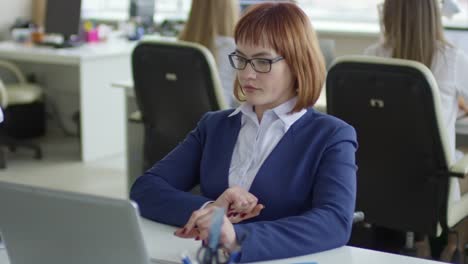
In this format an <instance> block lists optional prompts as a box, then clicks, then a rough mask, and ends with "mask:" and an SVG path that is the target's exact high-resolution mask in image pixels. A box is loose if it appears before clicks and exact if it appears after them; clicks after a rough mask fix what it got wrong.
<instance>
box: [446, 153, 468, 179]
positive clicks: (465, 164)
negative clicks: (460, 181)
mask: <svg viewBox="0 0 468 264" xmlns="http://www.w3.org/2000/svg"><path fill="white" fill-rule="evenodd" d="M450 172H452V173H457V174H463V175H466V174H468V155H465V156H463V158H461V159H460V160H458V161H457V162H456V163H455V164H453V165H452V166H450Z"/></svg>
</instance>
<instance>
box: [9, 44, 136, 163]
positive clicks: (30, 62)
mask: <svg viewBox="0 0 468 264" xmlns="http://www.w3.org/2000/svg"><path fill="white" fill-rule="evenodd" d="M134 45H135V43H130V42H127V41H124V40H114V41H111V42H109V43H99V44H87V45H84V46H81V47H78V48H70V49H53V48H49V47H30V46H24V45H20V44H16V43H13V42H1V43H0V59H6V60H10V61H13V62H15V63H17V64H18V65H19V66H20V68H22V70H23V71H24V72H25V73H26V74H30V73H33V74H34V75H35V76H36V77H37V81H38V82H39V84H41V85H42V86H43V87H44V90H45V91H46V94H47V95H48V96H49V97H50V98H52V99H53V101H55V103H56V104H57V106H58V109H59V112H60V113H61V119H62V120H63V121H64V123H65V126H66V127H67V128H69V129H70V128H72V127H74V124H73V122H72V121H71V116H72V114H73V112H75V111H77V110H80V111H81V124H80V125H81V158H82V160H83V161H85V162H86V161H92V160H96V159H99V158H102V157H107V156H112V155H115V154H120V153H123V152H124V151H125V147H124V142H125V141H124V140H125V139H124V126H125V120H124V119H123V116H124V93H123V91H122V90H119V89H112V88H111V85H110V84H111V81H112V80H115V79H120V78H124V79H131V67H130V66H131V65H130V55H131V52H132V50H133V47H134ZM70 130H71V129H70Z"/></svg>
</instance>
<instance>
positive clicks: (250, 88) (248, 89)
mask: <svg viewBox="0 0 468 264" xmlns="http://www.w3.org/2000/svg"><path fill="white" fill-rule="evenodd" d="M242 89H243V90H244V91H245V92H246V93H252V92H255V91H257V90H259V89H258V88H255V87H253V86H251V85H244V86H243V87H242Z"/></svg>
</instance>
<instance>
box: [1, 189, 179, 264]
mask: <svg viewBox="0 0 468 264" xmlns="http://www.w3.org/2000/svg"><path fill="white" fill-rule="evenodd" d="M0 234H1V236H2V239H3V242H4V243H5V247H6V250H7V254H8V257H9V259H10V264H33V263H34V264H37V263H47V264H64V263H67V264H84V263H86V264H92V263H96V264H129V263H132V264H149V263H160V264H166V263H167V264H174V263H177V262H172V261H165V260H156V259H150V257H149V255H148V253H147V250H146V247H145V243H144V240H143V235H142V232H141V228H140V218H139V213H138V208H137V205H136V204H135V203H134V202H132V201H129V200H124V199H113V198H106V197H99V196H92V195H87V194H78V193H71V192H64V191H57V190H50V189H45V188H40V187H34V186H26V185H20V184H14V183H6V182H0Z"/></svg>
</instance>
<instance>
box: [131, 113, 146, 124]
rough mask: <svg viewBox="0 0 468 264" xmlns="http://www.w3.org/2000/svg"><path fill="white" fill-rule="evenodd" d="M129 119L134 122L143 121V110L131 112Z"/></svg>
mask: <svg viewBox="0 0 468 264" xmlns="http://www.w3.org/2000/svg"><path fill="white" fill-rule="evenodd" d="M128 121H129V122H132V123H143V118H142V117H141V112H140V111H139V110H138V111H135V112H132V113H131V114H130V116H129V117H128Z"/></svg>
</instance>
